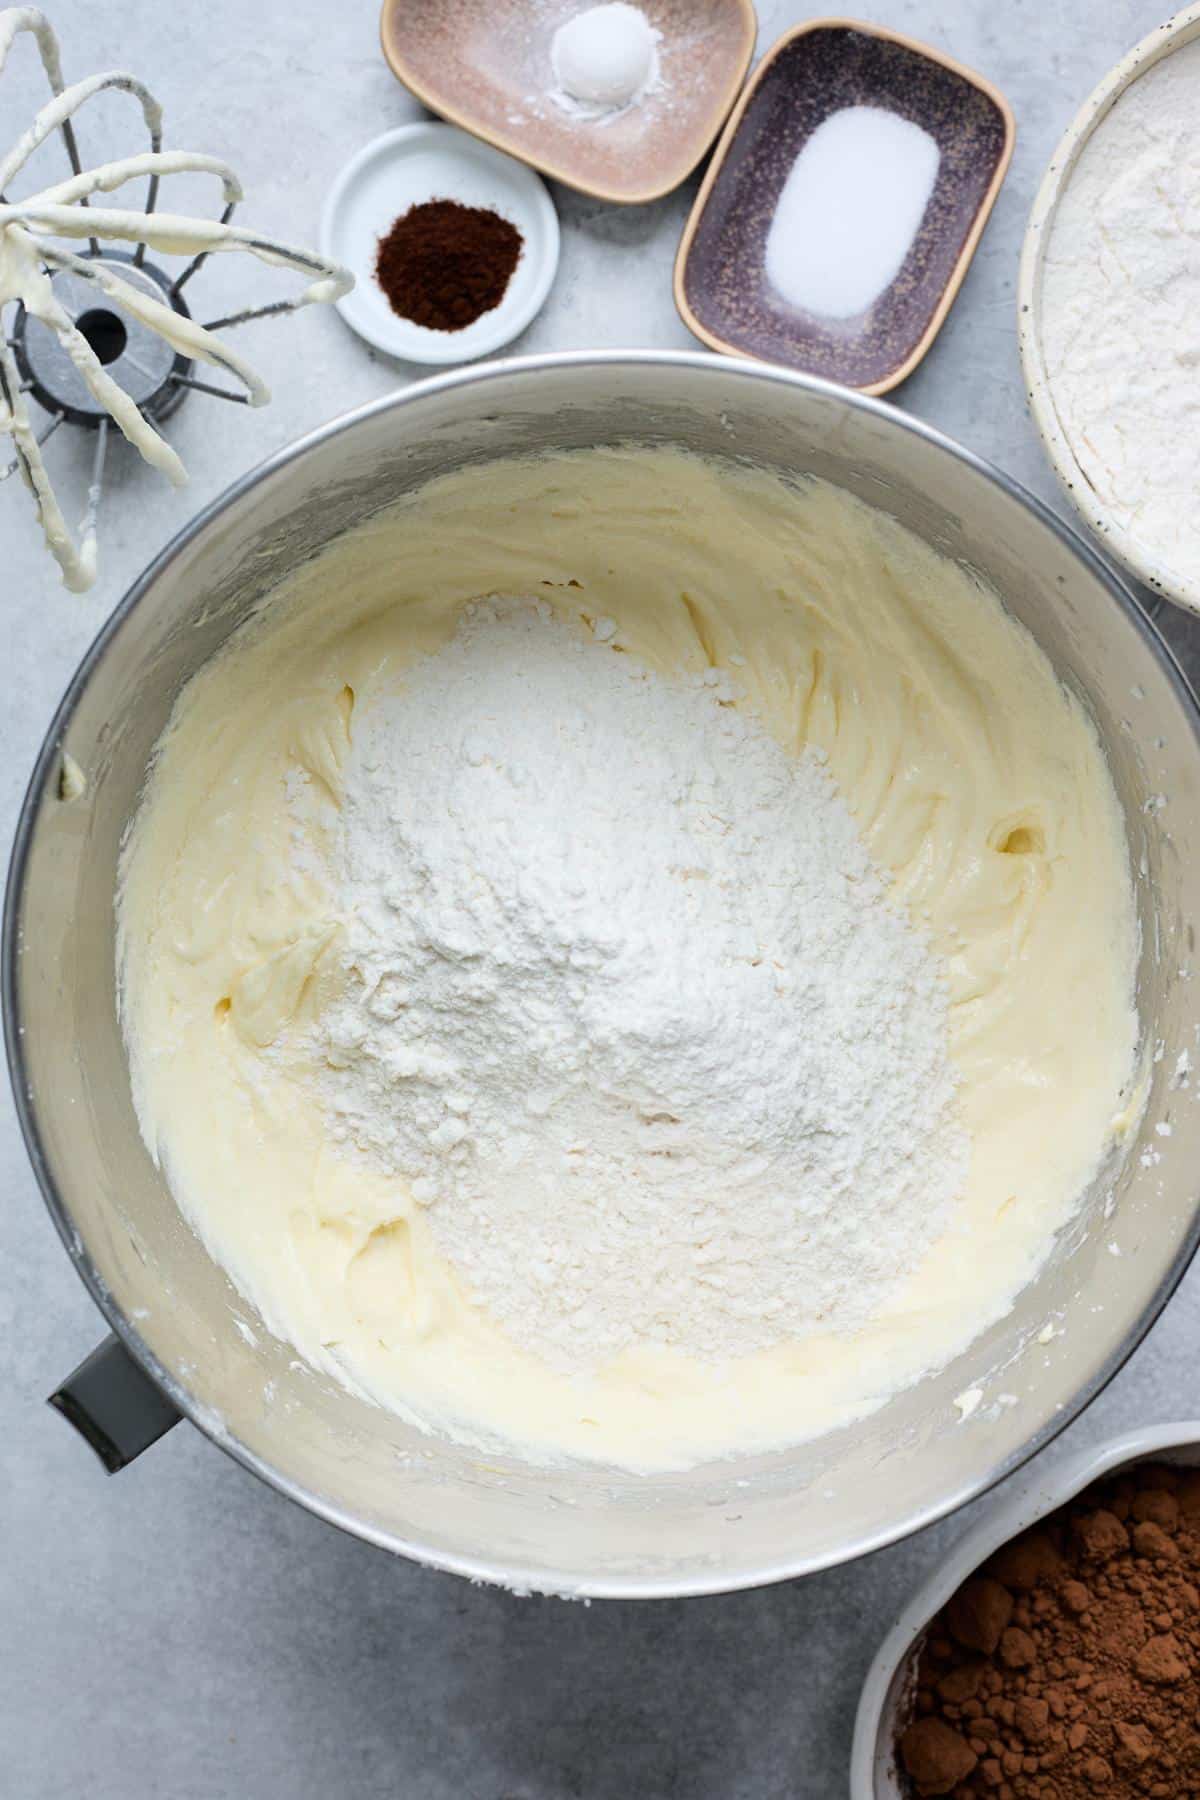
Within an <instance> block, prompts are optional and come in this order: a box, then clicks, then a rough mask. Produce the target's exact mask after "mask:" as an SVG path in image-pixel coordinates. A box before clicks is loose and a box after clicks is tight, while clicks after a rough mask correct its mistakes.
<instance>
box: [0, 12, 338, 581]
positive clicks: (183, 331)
mask: <svg viewBox="0 0 1200 1800" xmlns="http://www.w3.org/2000/svg"><path fill="white" fill-rule="evenodd" d="M22 33H28V34H29V35H31V36H32V37H33V38H34V40H35V42H36V44H37V48H38V52H39V54H40V57H41V62H42V68H43V69H44V71H45V74H46V79H47V83H48V85H49V88H50V99H49V100H48V101H47V102H46V104H45V105H44V106H43V107H42V108H41V110H40V111H39V113H38V114H37V116H36V118H35V119H34V121H33V123H32V125H31V126H30V127H29V128H28V129H27V130H26V131H24V132H23V133H22V134H21V136H20V137H19V138H18V139H17V141H16V143H15V144H14V145H13V146H12V148H11V149H10V150H9V151H8V152H7V153H6V154H4V155H3V156H2V157H0V323H3V322H4V321H5V320H6V319H7V315H8V309H9V308H10V307H13V308H14V309H15V317H14V319H13V322H12V325H11V328H9V326H8V325H7V324H6V323H5V324H4V328H3V330H0V431H3V432H7V434H8V435H9V436H10V437H11V438H12V441H13V447H14V450H15V452H16V454H15V456H14V458H13V459H12V461H11V462H10V463H8V465H7V466H6V467H4V468H2V469H0V481H3V480H4V479H6V478H7V477H8V476H9V475H12V474H16V473H19V474H20V475H21V476H22V478H23V480H24V482H25V485H26V486H27V487H28V489H29V490H30V492H31V493H32V495H33V499H34V505H35V508H36V510H37V515H38V519H39V522H40V524H41V527H42V532H43V536H44V537H45V540H46V544H47V547H48V548H49V550H50V552H51V554H52V555H53V556H54V557H55V559H56V561H57V562H58V564H59V567H60V569H61V571H62V577H63V581H64V583H65V584H66V586H67V587H68V588H72V589H74V590H76V591H82V590H84V589H86V588H88V587H90V586H91V584H92V582H93V581H94V579H95V574H96V521H97V517H98V513H99V508H100V495H101V489H102V483H103V469H104V455H105V449H106V445H107V440H108V430H109V424H110V421H111V422H112V423H113V424H115V425H116V426H117V427H118V428H119V429H120V431H121V432H122V433H123V434H124V435H125V437H126V438H128V440H129V442H130V443H131V444H133V445H134V446H135V448H136V449H137V450H138V451H140V453H141V455H142V456H143V457H144V458H145V460H146V461H147V462H149V463H151V464H153V465H154V466H155V467H156V468H158V469H160V470H161V471H162V472H163V473H164V474H165V475H167V476H168V477H169V478H170V479H171V480H172V481H174V482H176V483H180V482H183V481H185V480H186V479H187V475H186V471H185V469H184V466H183V463H182V462H181V461H180V458H179V457H178V455H177V454H176V452H175V451H174V450H173V449H172V448H171V446H170V445H169V444H168V443H167V441H166V439H165V438H164V437H163V436H162V435H161V433H160V431H159V430H158V426H159V425H161V424H162V423H163V422H164V421H165V420H166V419H167V418H169V416H170V414H171V413H172V412H173V410H174V409H175V407H176V406H177V405H178V404H179V403H180V401H181V400H182V399H183V398H184V397H185V395H186V394H187V393H189V392H200V393H204V394H207V395H212V396H215V397H216V398H218V399H222V400H229V401H233V402H236V403H241V404H248V405H251V406H261V405H262V404H263V403H264V402H265V401H266V400H268V399H269V398H270V396H269V394H268V391H267V388H266V386H265V385H264V383H263V382H262V380H261V379H260V377H259V376H258V375H257V374H256V373H255V371H254V370H253V369H252V367H251V366H250V364H249V363H248V362H246V361H245V360H244V358H242V357H241V356H239V355H238V354H237V353H236V352H235V351H233V350H231V349H230V348H229V346H228V345H227V344H226V343H224V342H223V340H222V339H221V338H219V337H218V336H217V335H216V332H217V330H218V329H222V330H223V329H228V328H229V327H232V326H236V325H243V324H246V323H247V322H248V321H250V320H251V319H258V318H267V317H274V316H279V315H283V314H286V313H289V312H295V311H296V310H297V309H298V308H299V307H301V306H306V305H309V304H311V303H313V302H315V301H332V300H337V299H339V298H340V297H341V295H343V294H344V293H346V292H348V290H349V289H350V287H351V286H352V285H353V279H354V278H353V276H352V275H350V274H349V272H348V271H347V270H345V269H342V268H340V267H338V266H337V265H336V264H334V263H330V262H327V261H326V260H325V259H324V258H323V257H320V256H318V255H317V254H315V252H313V251H310V250H304V249H299V248H296V247H295V246H292V245H289V244H285V243H282V242H280V241H279V240H278V239H276V238H272V237H269V236H267V235H265V234H264V233H262V232H259V231H256V230H252V229H250V228H249V227H247V226H242V225H235V224H234V223H233V213H234V209H235V207H236V206H237V205H238V203H239V202H240V201H241V199H242V187H241V183H240V182H239V180H238V178H237V176H236V175H235V173H234V172H233V170H232V169H231V168H230V167H229V165H228V164H227V163H224V162H222V161H221V160H220V159H219V158H218V157H215V156H206V155H203V154H202V153H200V152H193V151H183V150H164V149H163V133H162V108H161V106H160V105H159V104H158V101H157V100H156V99H155V98H154V96H153V94H151V93H150V91H149V89H148V88H146V87H145V86H144V84H143V83H142V82H140V81H138V80H137V79H136V77H135V76H133V75H129V74H126V73H124V72H123V71H119V70H118V71H111V72H109V73H107V74H101V75H92V76H88V77H86V78H85V79H84V80H82V81H78V82H75V83H74V84H73V85H72V86H69V87H68V86H66V85H65V84H64V82H63V77H62V64H61V58H60V54H59V46H58V40H57V37H56V36H55V33H54V31H53V29H52V28H51V26H50V24H49V21H48V20H47V19H46V17H45V15H44V14H43V13H41V12H40V11H39V10H38V9H37V8H35V7H29V6H22V7H10V8H8V9H7V10H4V11H0V74H3V71H4V67H5V63H6V61H7V58H8V54H9V51H10V50H11V48H12V46H13V44H14V42H15V41H16V39H17V37H18V36H20V35H21V34H22ZM111 90H116V91H119V92H123V93H127V94H129V95H130V97H131V98H132V100H133V101H134V102H135V104H136V105H137V107H138V108H139V110H140V112H141V117H142V123H143V125H144V127H145V130H146V133H147V136H148V138H149V148H148V149H146V150H142V151H139V152H137V153H135V154H132V155H129V156H125V157H122V158H119V159H118V160H116V161H113V162H107V163H102V164H99V165H98V166H97V167H95V168H93V169H85V168H84V167H83V163H82V160H81V157H80V154H79V146H78V141H77V138H76V133H75V118H76V115H77V114H78V113H79V112H80V110H81V109H82V108H83V107H84V106H86V104H87V102H88V101H89V100H91V99H92V98H93V97H94V96H95V95H96V94H99V93H103V92H106V91H111ZM56 135H57V136H58V137H59V138H60V139H61V140H62V143H63V145H64V147H65V149H66V153H67V160H68V162H69V164H70V168H71V175H70V177H69V178H68V179H66V180H63V181H59V182H57V183H56V184H55V185H54V186H52V187H48V188H45V189H43V190H41V191H40V192H39V193H37V194H34V195H31V196H30V197H29V198H27V199H22V200H17V201H10V200H8V199H7V197H6V190H7V188H8V186H9V184H10V183H11V182H12V181H13V179H14V178H15V177H16V176H17V175H18V174H19V173H20V172H21V170H22V169H23V168H24V167H25V165H26V163H27V162H28V161H29V159H30V158H31V157H32V156H33V155H34V154H35V153H36V151H37V150H38V149H39V148H40V146H41V145H42V144H43V143H45V141H46V139H47V138H49V137H52V136H56ZM183 173H187V174H201V175H210V176H212V177H213V178H214V179H215V180H216V181H217V182H218V183H219V184H220V188H221V198H222V211H221V213H220V215H219V216H218V217H217V218H200V217H192V216H190V215H185V214H179V213H170V212H164V211H162V210H161V209H160V208H159V196H160V189H161V185H162V183H163V181H164V180H165V179H166V178H169V177H170V176H172V175H178V174H183ZM139 179H144V180H145V181H146V183H147V187H146V200H145V204H144V206H142V207H141V208H138V209H130V208H124V207H120V206H108V205H105V204H103V203H102V204H95V202H96V201H97V199H99V200H100V201H101V202H103V199H104V197H105V196H107V195H109V194H113V193H115V192H117V190H118V189H120V188H123V187H124V186H126V184H127V183H129V182H132V181H136V180H139ZM64 238H65V239H67V240H68V244H69V242H70V240H72V239H79V240H81V245H82V247H81V249H80V250H79V251H75V250H73V249H71V248H69V247H67V246H65V245H64V244H63V242H62V240H63V239H64ZM230 251H238V252H242V253H245V254H249V255H252V256H255V257H257V258H258V259H259V260H260V261H262V262H265V263H268V264H270V265H271V266H273V267H276V268H281V269H288V270H291V271H293V272H295V273H297V274H299V275H301V276H303V277H305V285H304V287H303V288H302V289H301V290H300V292H299V293H297V294H294V295H292V296H290V297H288V298H285V299H281V300H275V301H270V302H268V303H266V304H264V305H261V306H252V307H247V308H245V309H244V310H242V311H238V312H234V313H231V314H228V315H226V316H225V317H223V318H219V319H213V320H208V321H205V322H199V321H197V320H196V319H195V318H194V317H193V314H192V311H191V310H190V308H189V304H188V302H187V300H185V298H184V289H185V288H186V287H187V286H188V284H189V283H190V282H191V280H192V278H193V277H194V276H195V275H196V274H197V272H198V271H199V270H200V269H201V268H202V267H203V265H204V263H205V262H206V261H207V260H208V258H209V257H210V256H212V255H214V254H218V253H226V252H230ZM148 252H153V253H154V254H155V255H162V256H184V257H187V258H188V259H189V260H188V261H187V263H186V265H185V266H184V268H183V269H182V270H181V272H180V273H179V274H177V275H174V276H171V275H169V274H167V273H165V272H164V271H163V270H162V269H160V268H159V267H158V265H157V263H156V262H154V261H152V260H151V259H150V257H149V256H148V254H147V253H148ZM197 364H206V365H208V366H209V367H210V368H212V369H213V370H215V371H217V373H218V375H219V376H220V379H219V380H217V381H209V380H207V379H205V378H203V377H201V376H199V375H197V373H196V365H197ZM30 396H32V398H33V399H34V400H35V401H36V402H37V404H38V405H39V406H40V407H41V408H42V409H43V410H44V411H45V412H46V413H47V414H48V418H47V420H46V422H45V424H43V425H42V426H41V428H40V429H37V428H35V426H34V423H33V419H32V417H31V415H30V411H29V406H28V397H30ZM63 423H68V424H72V425H82V426H85V427H89V428H91V429H94V430H96V431H97V432H98V434H99V435H98V440H97V444H96V451H95V455H94V458H93V467H92V480H91V483H90V485H89V490H88V499H87V506H86V510H85V513H84V516H83V519H82V521H81V523H80V526H79V531H78V536H77V538H72V535H71V533H70V531H69V529H68V527H67V524H66V521H65V519H64V517H63V513H62V509H61V507H60V505H59V503H58V500H57V498H56V496H55V493H54V489H53V487H52V485H51V482H50V478H49V474H48V472H47V468H46V463H45V460H44V458H43V455H42V450H43V447H44V446H45V444H46V443H47V442H48V441H49V439H50V437H51V436H52V435H53V434H54V432H55V431H56V430H57V428H58V426H59V425H61V424H63Z"/></svg>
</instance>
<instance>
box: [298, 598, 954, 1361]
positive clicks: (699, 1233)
mask: <svg viewBox="0 0 1200 1800" xmlns="http://www.w3.org/2000/svg"><path fill="white" fill-rule="evenodd" d="M612 635H613V627H612V624H611V622H610V621H600V622H599V623H598V624H597V625H596V627H595V631H594V635H589V633H588V632H587V631H586V630H585V629H584V627H583V626H581V625H577V624H575V623H573V622H569V621H565V620H562V619H560V618H559V617H557V616H556V615H554V614H552V613H551V612H550V609H549V608H548V607H546V606H544V605H539V604H537V603H535V602H525V601H520V602H518V601H514V602H487V603H478V604H476V605H474V606H472V607H470V608H468V610H467V612H466V614H465V615H464V618H463V621H462V623H461V626H460V629H459V631H458V634H457V636H456V638H455V639H454V641H453V642H452V643H450V644H449V645H448V646H447V647H446V648H444V649H443V650H441V651H440V652H439V653H438V654H436V655H434V656H431V657H428V658H426V659H425V660H424V661H422V662H421V663H419V664H418V665H416V666H415V667H414V668H413V669H412V670H411V671H410V672H409V674H408V676H407V679H406V681H405V684H404V687H403V691H401V692H399V693H397V694H395V695H392V696H389V697H386V698H377V699H375V700H373V701H372V700H371V699H369V698H368V699H365V700H364V701H362V702H361V703H360V705H359V707H358V709H357V711H356V713H355V715H354V722H353V742H352V747H351V750H350V754H349V759H348V762H347V766H346V769H345V794H344V802H343V808H342V816H341V822H340V826H339V832H340V841H339V844H338V851H337V867H338V871H339V880H340V882H341V894H340V901H341V908H342V912H343V916H344V919H345V922H346V923H345V933H344V941H343V952H342V955H343V961H344V971H343V973H344V990H343V993H342V996H341V997H340V999H338V1000H337V1001H336V1002H335V1003H334V1004H333V1005H332V1006H331V1007H329V1008H328V1009H327V1010H326V1012H325V1013H324V1015H323V1016H322V1018H321V1020H320V1022H319V1024H318V1026H317V1027H316V1028H315V1029H316V1030H317V1031H318V1033H319V1038H320V1043H319V1048H320V1051H321V1052H322V1054H323V1056H324V1057H325V1059H327V1063H328V1069H327V1073H325V1074H324V1075H323V1077H322V1080H323V1088H324V1093H323V1099H324V1102H325V1104H326V1106H327V1108H328V1111H329V1116H330V1120H331V1128H332V1130H333V1131H334V1134H335V1136H336V1138H337V1140H338V1141H339V1143H340V1144H342V1145H343V1146H344V1147H345V1149H346V1151H347V1153H348V1154H352V1155H356V1154H357V1155H364V1156H366V1157H367V1158H369V1159H370V1160H371V1162H372V1163H373V1164H374V1165H375V1166H377V1167H380V1168H382V1169H383V1170H385V1171H387V1172H389V1173H394V1174H396V1175H398V1176H401V1177H403V1178H405V1179H406V1181H407V1182H408V1183H409V1184H410V1185H411V1187H412V1190H413V1192H414V1194H415V1196H416V1197H417V1199H418V1200H419V1201H421V1202H422V1203H423V1204H424V1205H426V1206H427V1207H428V1208H429V1214H428V1216H429V1219H430V1222H431V1225H432V1228H433V1231H434V1234H435V1237H436V1240H437V1242H438V1243H439V1245H440V1247H441V1249H442V1251H443V1252H444V1253H445V1255H446V1256H447V1257H448V1258H449V1259H450V1260H451V1261H452V1263H453V1264H454V1265H455V1267H456V1268H457V1270H458V1271H459V1273H460V1276H461V1278H462V1280H463V1282H464V1284H465V1286H466V1289H467V1291H468V1292H469V1293H470V1294H471V1295H472V1296H473V1297H474V1298H475V1299H476V1300H477V1301H478V1303H480V1304H481V1305H482V1306H484V1307H485V1308H486V1309H487V1311H488V1312H489V1314H490V1315H491V1316H492V1317H493V1318H494V1320H495V1321H496V1322H497V1323H499V1324H500V1325H501V1326H502V1327H503V1328H504V1329H505V1330H506V1331H507V1333H508V1334H509V1335H510V1336H511V1337H512V1338H513V1339H514V1340H515V1341H517V1342H518V1343H520V1344H522V1345H524V1346H526V1347H527V1348H528V1349H530V1350H532V1351H534V1352H535V1353H537V1354H538V1355H540V1356H541V1357H543V1358H544V1359H546V1360H548V1361H549V1362H551V1363H553V1364H554V1365H555V1366H558V1367H561V1368H566V1369H583V1368H589V1367H594V1366H596V1365H598V1364H599V1363H601V1362H603V1361H605V1360H607V1359H609V1358H611V1357H613V1356H615V1355H618V1354H619V1353H620V1352H621V1351H622V1350H624V1349H626V1348H628V1347H631V1346H635V1345H644V1344H647V1343H650V1344H663V1345H671V1346H674V1347H676V1348H678V1349H680V1350H683V1351H685V1352H688V1353H690V1354H692V1355H694V1356H698V1357H703V1358H708V1359H712V1358H718V1359H719V1358H723V1357H725V1356H733V1355H738V1354H742V1353H745V1352H749V1351H753V1350H757V1349H762V1348H765V1347H768V1346H771V1345H774V1344H778V1343H780V1342H781V1341H783V1340H785V1339H789V1338H795V1337H798V1336H802V1335H804V1334H805V1333H806V1332H809V1331H811V1330H812V1329H813V1328H814V1327H816V1326H818V1325H823V1326H827V1327H830V1328H834V1329H846V1328H853V1327H854V1326H855V1325H856V1324H858V1323H860V1322H862V1321H864V1320H866V1319H867V1318H868V1317H869V1316H870V1315H871V1314H873V1313H874V1312H876V1311H877V1310H878V1308H879V1305H880V1302H881V1300H882V1298H883V1297H884V1296H885V1295H886V1294H887V1293H888V1291H889V1290H891V1289H893V1288H894V1287H895V1285H896V1283H897V1281H898V1280H899V1279H900V1278H901V1276H902V1275H903V1273H904V1271H906V1270H908V1269H910V1268H911V1267H912V1266H913V1265H914V1264H915V1263H916V1262H917V1261H918V1260H919V1258H920V1257H921V1255H922V1253H923V1251H925V1250H926V1249H927V1248H928V1246H929V1245H930V1243H931V1242H932V1241H933V1239H934V1238H935V1237H936V1236H937V1235H938V1234H939V1232H940V1230H941V1229H942V1228H943V1227H944V1225H945V1223H946V1213H947V1208H948V1207H949V1205H950V1203H951V1202H952V1201H953V1200H954V1198H955V1197H956V1195H957V1194H958V1193H959V1191H960V1190H961V1188H962V1186H963V1182H964V1179H965V1174H966V1164H967V1155H968V1146H967V1140H966V1136H965V1133H964V1132H963V1130H962V1129H961V1127H960V1125H959V1122H958V1119H957V1114H956V1105H955V1089H954V1080H953V1077H952V1074H951V1070H950V1067H949V1064H948V1061H947V1048H946V1001H945V994H944V988H943V981H942V977H941V975H940V972H939V969H938V966H937V964H936V962H935V959H934V957H933V955H932V953H931V950H930V948H929V945H928V943H927V941H926V940H925V938H924V937H923V935H922V934H921V933H919V932H918V931H917V930H915V929H914V928H913V926H912V924H911V923H910V922H909V921H908V919H907V918H906V917H905V916H904V915H903V914H902V913H901V912H900V911H899V910H897V909H895V908H893V907H892V906H890V905H889V903H888V901H887V898H886V894H885V889H884V885H883V883H882V882H881V880H880V878H879V875H878V874H877V872H876V871H875V869H874V868H873V866H872V864H871V862H870V859H869V857H868V855H867V852H866V850H865V848H864V846H863V844H862V841H861V839H860V838H859V836H858V833H857V830H856V828H855V826H854V823H853V821H852V819H851V817H850V814H849V812H848V811H847V809H846V807H845V805H844V804H843V802H842V800H841V799H840V797H839V795H838V793H837V791H836V789H835V787H834V784H833V782H832V780H831V779H830V777H829V775H828V773H827V772H826V770H825V768H824V766H823V764H822V762H821V760H820V759H819V758H818V756H817V755H816V754H814V753H812V752H805V753H804V754H803V755H802V756H801V757H799V758H798V759H797V758H794V757H791V756H789V755H788V754H786V753H785V752H784V751H783V750H782V749H781V748H780V746H779V745H778V744H776V743H775V741H774V740H773V739H772V738H770V737H768V736H767V734H766V732H765V731H764V730H763V729H762V727H761V726H760V725H758V723H757V722H756V721H755V720H754V719H753V717H750V716H747V715H746V714H745V713H743V712H740V711H738V710H736V709H735V708H734V707H733V705H732V704H731V703H730V701H731V696H730V693H729V691H728V689H727V687H726V685H725V684H724V682H723V678H721V677H719V676H718V675H717V674H716V673H715V672H711V673H710V675H709V676H708V678H707V680H701V679H693V680H691V681H684V680H680V681H668V680H665V679H663V678H661V677H659V676H657V675H655V674H652V673H651V672H650V671H648V670H647V669H646V668H645V667H643V666H641V665H640V664H638V663H636V662H634V661H633V659H632V658H631V657H629V656H627V655H624V654H619V653H618V652H617V651H616V650H614V648H613V645H612V643H611V642H610V641H609V640H611V638H612Z"/></svg>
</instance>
